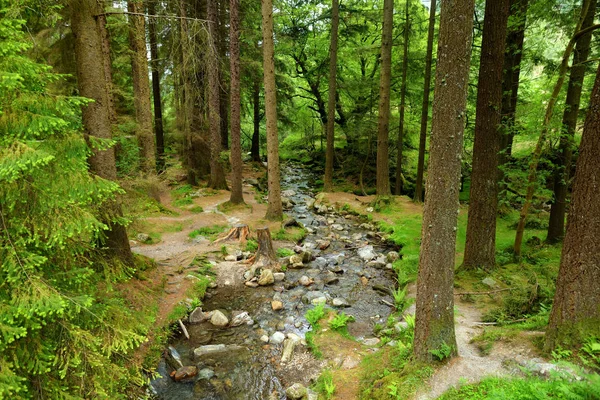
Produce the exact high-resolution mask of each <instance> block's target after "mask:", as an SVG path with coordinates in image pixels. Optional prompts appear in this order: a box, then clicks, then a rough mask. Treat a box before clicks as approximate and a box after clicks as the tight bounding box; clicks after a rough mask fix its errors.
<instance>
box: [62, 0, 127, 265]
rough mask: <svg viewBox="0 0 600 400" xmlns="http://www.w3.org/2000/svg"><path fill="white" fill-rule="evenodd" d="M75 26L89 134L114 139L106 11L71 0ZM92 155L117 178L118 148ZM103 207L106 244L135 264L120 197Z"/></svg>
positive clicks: (96, 169)
mask: <svg viewBox="0 0 600 400" xmlns="http://www.w3.org/2000/svg"><path fill="white" fill-rule="evenodd" d="M70 6H71V29H72V31H73V36H74V38H75V58H76V62H77V84H78V87H79V95H80V96H82V97H87V98H89V99H92V100H94V102H92V103H90V104H87V105H85V106H84V107H83V109H82V117H83V126H84V130H85V138H86V141H87V142H88V144H89V145H90V147H92V146H91V139H92V138H97V139H104V140H110V139H111V137H112V135H111V124H110V115H109V100H108V90H107V88H106V81H105V76H106V75H105V71H104V64H103V63H102V62H98V60H102V37H101V34H100V28H99V27H98V24H97V22H98V21H97V20H96V19H95V18H94V16H95V15H98V14H100V13H101V12H102V10H101V9H100V8H99V6H98V3H97V2H96V0H71V2H70ZM92 151H93V154H92V156H91V157H90V159H89V163H90V170H91V172H92V173H93V174H95V175H98V176H99V177H101V178H104V179H108V180H113V181H114V180H116V179H117V168H116V164H115V150H114V148H112V147H111V148H109V149H106V150H98V149H94V148H93V147H92ZM103 207H104V208H105V210H106V211H107V214H108V215H111V216H112V218H111V217H109V218H108V219H107V220H105V221H104V223H105V224H106V225H107V226H108V229H107V230H105V231H104V233H105V235H106V242H105V246H106V247H107V248H108V251H109V252H110V253H111V254H112V255H114V256H116V257H117V258H118V259H119V260H121V261H122V262H123V263H125V264H127V265H130V266H133V254H132V253H131V248H130V246H129V239H128V238H127V231H126V230H125V227H124V226H123V225H120V224H118V223H116V222H114V219H116V218H119V217H121V216H122V212H121V205H120V204H119V202H118V201H116V200H112V201H107V202H106V203H105V204H104V205H103Z"/></svg>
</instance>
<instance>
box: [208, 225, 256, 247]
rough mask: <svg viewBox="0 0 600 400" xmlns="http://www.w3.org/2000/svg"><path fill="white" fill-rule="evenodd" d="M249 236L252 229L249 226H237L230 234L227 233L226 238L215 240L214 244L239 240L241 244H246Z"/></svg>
mask: <svg viewBox="0 0 600 400" xmlns="http://www.w3.org/2000/svg"><path fill="white" fill-rule="evenodd" d="M248 235H250V228H248V225H243V224H240V225H235V226H234V227H233V228H231V229H230V230H229V232H227V234H226V235H225V236H223V237H222V238H219V239H217V240H215V241H214V242H213V243H215V244H216V243H221V242H227V241H231V240H237V241H238V242H240V243H246V240H247V239H248Z"/></svg>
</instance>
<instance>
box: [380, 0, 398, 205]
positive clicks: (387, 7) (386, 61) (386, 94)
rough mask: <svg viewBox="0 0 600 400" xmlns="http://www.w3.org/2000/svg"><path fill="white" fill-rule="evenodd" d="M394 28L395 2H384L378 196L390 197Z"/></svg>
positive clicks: (389, 0)
mask: <svg viewBox="0 0 600 400" xmlns="http://www.w3.org/2000/svg"><path fill="white" fill-rule="evenodd" d="M393 28H394V1H393V0H384V2H383V28H382V33H381V77H380V82H379V114H378V119H377V121H378V122H377V195H378V196H388V195H390V194H391V191H390V168H389V160H388V154H389V128H390V81H391V78H392V31H393Z"/></svg>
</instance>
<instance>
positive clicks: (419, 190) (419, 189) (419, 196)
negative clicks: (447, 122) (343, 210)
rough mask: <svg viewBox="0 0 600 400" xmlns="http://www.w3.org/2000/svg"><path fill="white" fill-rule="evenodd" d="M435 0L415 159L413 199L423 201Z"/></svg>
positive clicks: (426, 57) (431, 13)
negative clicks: (415, 178)
mask: <svg viewBox="0 0 600 400" xmlns="http://www.w3.org/2000/svg"><path fill="white" fill-rule="evenodd" d="M435 3H436V0H431V4H430V5H429V30H428V33H427V54H426V56H425V83H424V85H423V105H422V107H421V131H420V133H419V156H418V161H417V182H416V183H415V195H414V200H415V201H416V202H422V201H423V177H424V174H425V148H426V147H427V119H428V116H429V91H430V87H431V64H432V63H431V60H432V58H433V35H434V32H435V9H436V4H435Z"/></svg>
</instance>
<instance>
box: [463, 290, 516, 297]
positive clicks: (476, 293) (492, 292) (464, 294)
mask: <svg viewBox="0 0 600 400" xmlns="http://www.w3.org/2000/svg"><path fill="white" fill-rule="evenodd" d="M509 290H517V288H504V289H495V290H489V291H487V292H459V293H454V295H455V296H467V295H470V296H481V295H484V294H494V293H500V292H506V291H509Z"/></svg>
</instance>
